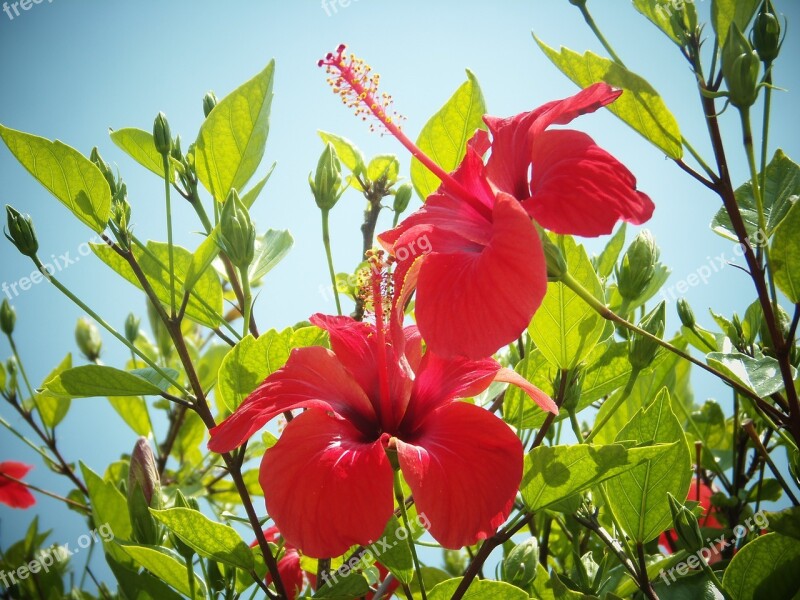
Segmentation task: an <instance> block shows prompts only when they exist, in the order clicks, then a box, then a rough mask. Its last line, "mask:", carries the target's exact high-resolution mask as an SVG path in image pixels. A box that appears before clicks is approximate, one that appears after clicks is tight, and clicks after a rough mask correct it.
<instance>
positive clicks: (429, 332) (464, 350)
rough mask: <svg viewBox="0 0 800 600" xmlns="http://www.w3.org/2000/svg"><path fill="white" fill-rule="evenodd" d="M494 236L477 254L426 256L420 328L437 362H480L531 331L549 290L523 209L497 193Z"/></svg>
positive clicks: (419, 293)
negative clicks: (448, 359) (452, 359)
mask: <svg viewBox="0 0 800 600" xmlns="http://www.w3.org/2000/svg"><path fill="white" fill-rule="evenodd" d="M493 219H494V223H493V225H492V238H491V241H490V242H489V244H488V246H486V247H485V248H484V249H483V250H482V251H481V252H460V253H452V254H432V255H430V256H427V257H425V259H424V262H423V264H422V267H421V269H420V273H419V282H418V289H417V324H418V326H419V329H420V332H421V333H422V337H423V338H424V339H425V340H426V342H427V343H428V348H429V349H430V350H432V351H433V352H435V353H437V354H441V355H442V356H459V355H460V356H466V357H468V358H484V357H486V356H490V355H491V354H493V353H494V352H496V351H497V350H498V349H499V348H501V347H502V346H504V345H506V344H508V343H510V342H512V341H513V340H515V339H516V338H517V337H518V336H519V334H520V333H521V332H522V331H523V330H524V329H525V327H527V326H528V323H529V322H530V320H531V318H532V317H533V313H534V312H535V311H536V309H537V308H538V307H539V305H540V304H541V302H542V298H543V297H544V294H545V292H546V290H547V271H546V265H545V259H544V253H543V251H542V245H541V242H540V241H539V236H538V234H537V232H536V229H535V228H534V226H533V224H532V223H531V222H530V218H529V217H528V215H527V213H526V212H525V211H524V210H523V208H522V207H521V206H520V204H519V203H518V202H517V201H516V200H515V199H514V198H512V197H511V196H509V195H507V194H502V193H501V194H499V195H498V198H497V202H496V204H495V207H494V211H493Z"/></svg>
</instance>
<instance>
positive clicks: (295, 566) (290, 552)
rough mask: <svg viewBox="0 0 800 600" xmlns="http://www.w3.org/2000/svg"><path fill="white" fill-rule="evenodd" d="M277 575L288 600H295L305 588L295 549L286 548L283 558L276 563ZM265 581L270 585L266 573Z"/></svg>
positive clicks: (298, 557) (298, 555)
mask: <svg viewBox="0 0 800 600" xmlns="http://www.w3.org/2000/svg"><path fill="white" fill-rule="evenodd" d="M278 574H279V575H280V576H281V581H282V582H283V586H284V587H285V588H286V595H287V596H289V600H295V598H297V596H298V595H299V594H300V592H302V591H303V588H304V587H305V581H304V580H303V569H302V568H301V567H300V554H298V552H297V550H296V549H294V548H291V547H287V548H286V552H285V553H284V555H283V557H282V558H281V559H280V560H279V561H278ZM266 579H267V583H272V577H270V575H269V573H267V578H266Z"/></svg>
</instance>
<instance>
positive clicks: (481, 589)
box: [428, 577, 528, 600]
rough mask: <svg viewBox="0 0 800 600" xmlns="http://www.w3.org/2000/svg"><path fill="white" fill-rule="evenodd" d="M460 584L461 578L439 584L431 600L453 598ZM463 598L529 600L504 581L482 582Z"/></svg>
mask: <svg viewBox="0 0 800 600" xmlns="http://www.w3.org/2000/svg"><path fill="white" fill-rule="evenodd" d="M459 583H461V578H460V577H459V578H457V579H449V580H447V581H443V582H442V583H439V584H437V585H436V586H434V587H433V589H432V590H431V591H430V592H429V593H428V598H429V600H446V599H447V598H451V597H452V596H453V592H455V591H456V588H458V584H459ZM462 598H464V600H527V598H528V594H526V593H525V592H523V591H522V590H521V589H519V588H518V587H514V586H513V585H510V584H508V583H505V582H503V581H489V580H480V581H475V582H474V583H473V584H472V585H470V586H469V589H468V590H467V592H466V593H465V594H464V595H463V596H462Z"/></svg>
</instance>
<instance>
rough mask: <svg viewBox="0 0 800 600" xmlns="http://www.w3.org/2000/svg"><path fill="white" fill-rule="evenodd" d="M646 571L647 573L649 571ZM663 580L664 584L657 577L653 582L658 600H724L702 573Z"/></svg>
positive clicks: (668, 577) (667, 577) (661, 579)
mask: <svg viewBox="0 0 800 600" xmlns="http://www.w3.org/2000/svg"><path fill="white" fill-rule="evenodd" d="M647 571H648V573H649V572H650V569H649V568H648V570H647ZM673 576H674V575H673ZM664 578H666V583H665V582H664V579H663V578H661V577H658V576H657V578H656V579H655V580H653V590H654V591H655V593H656V595H657V596H658V598H659V600H724V596H723V595H722V594H721V593H720V592H719V590H717V588H716V587H715V586H714V583H713V582H712V581H711V580H710V579H709V578H708V577H707V576H706V575H705V574H703V573H697V574H694V575H689V576H686V577H677V578H676V579H675V581H672V577H670V576H668V575H665V576H664ZM629 581H631V580H630V579H629Z"/></svg>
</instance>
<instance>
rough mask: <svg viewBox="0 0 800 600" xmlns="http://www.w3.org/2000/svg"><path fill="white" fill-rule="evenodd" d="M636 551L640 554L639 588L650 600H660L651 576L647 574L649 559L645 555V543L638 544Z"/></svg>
mask: <svg viewBox="0 0 800 600" xmlns="http://www.w3.org/2000/svg"><path fill="white" fill-rule="evenodd" d="M636 552H637V554H638V555H639V589H641V590H642V593H643V594H644V595H645V596H647V597H648V598H650V600H658V596H656V593H655V591H654V590H653V586H652V585H651V584H650V577H649V576H648V575H647V560H646V559H645V556H644V544H642V542H638V543H637V544H636Z"/></svg>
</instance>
